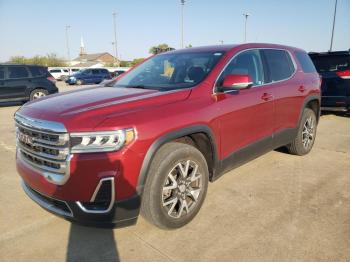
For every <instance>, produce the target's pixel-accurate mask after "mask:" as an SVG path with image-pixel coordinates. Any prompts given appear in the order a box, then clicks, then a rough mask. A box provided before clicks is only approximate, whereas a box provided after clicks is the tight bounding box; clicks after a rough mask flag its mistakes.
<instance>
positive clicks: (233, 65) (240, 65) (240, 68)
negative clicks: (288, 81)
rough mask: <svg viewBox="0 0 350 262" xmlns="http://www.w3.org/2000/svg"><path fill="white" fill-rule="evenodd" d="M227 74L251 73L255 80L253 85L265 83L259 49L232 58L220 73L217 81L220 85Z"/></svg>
mask: <svg viewBox="0 0 350 262" xmlns="http://www.w3.org/2000/svg"><path fill="white" fill-rule="evenodd" d="M227 75H249V76H250V77H251V79H252V80H253V86H257V85H262V84H263V83H264V71H263V66H262V61H261V57H260V53H259V51H258V50H248V51H245V52H243V53H241V54H239V55H237V56H236V57H235V58H234V59H232V60H231V62H230V63H229V64H228V66H227V67H226V68H225V70H224V71H223V72H222V74H221V75H220V77H219V80H218V82H217V85H218V86H221V85H222V82H223V81H224V78H225V76H227Z"/></svg>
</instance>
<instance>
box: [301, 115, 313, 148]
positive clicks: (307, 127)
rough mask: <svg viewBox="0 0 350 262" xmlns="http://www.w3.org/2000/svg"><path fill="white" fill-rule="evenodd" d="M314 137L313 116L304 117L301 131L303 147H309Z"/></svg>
mask: <svg viewBox="0 0 350 262" xmlns="http://www.w3.org/2000/svg"><path fill="white" fill-rule="evenodd" d="M314 137H315V120H314V118H313V117H311V116H310V117H309V118H307V119H306V121H305V124H304V126H303V131H302V143H303V146H304V148H305V149H309V147H310V146H312V142H313V140H314Z"/></svg>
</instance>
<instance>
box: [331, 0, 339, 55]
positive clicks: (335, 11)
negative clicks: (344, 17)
mask: <svg viewBox="0 0 350 262" xmlns="http://www.w3.org/2000/svg"><path fill="white" fill-rule="evenodd" d="M337 4H338V0H335V6H334V16H333V27H332V37H331V47H330V48H329V51H330V52H331V51H332V47H333V36H334V27H335V17H336V15H337Z"/></svg>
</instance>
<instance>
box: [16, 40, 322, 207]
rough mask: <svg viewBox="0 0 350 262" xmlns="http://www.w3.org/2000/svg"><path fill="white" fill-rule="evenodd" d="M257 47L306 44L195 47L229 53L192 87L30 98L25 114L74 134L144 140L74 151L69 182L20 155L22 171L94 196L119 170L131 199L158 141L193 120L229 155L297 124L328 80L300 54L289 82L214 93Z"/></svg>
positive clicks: (56, 193) (119, 187) (60, 189)
mask: <svg viewBox="0 0 350 262" xmlns="http://www.w3.org/2000/svg"><path fill="white" fill-rule="evenodd" d="M249 48H283V49H287V50H289V51H290V53H291V54H292V55H293V57H294V51H295V50H299V49H294V48H290V47H284V46H279V45H269V44H244V45H237V46H214V47H207V48H201V49H196V48H194V49H193V50H194V51H196V50H203V51H216V50H217V51H222V50H223V49H224V50H226V53H225V55H224V56H223V57H222V59H221V60H220V61H219V62H218V64H217V65H216V66H215V67H214V68H213V70H212V71H211V72H210V74H209V75H208V76H207V78H206V79H205V80H204V81H203V82H201V83H200V84H199V85H197V86H195V87H193V88H191V89H182V90H177V91H171V92H159V91H155V90H142V89H131V88H129V89H128V88H113V87H104V88H90V89H86V90H81V91H73V92H68V93H60V94H57V95H54V96H51V97H48V98H44V99H41V101H38V102H32V103H28V104H27V105H26V106H24V107H22V108H21V109H20V112H21V114H22V115H26V116H29V117H33V118H38V119H44V120H50V121H57V122H61V123H63V124H64V125H65V126H66V128H67V130H68V132H81V131H98V130H100V131H102V130H103V131H107V130H115V129H120V128H130V127H133V128H134V129H135V130H136V139H135V140H134V141H133V142H132V143H131V144H130V145H128V146H127V147H125V148H123V149H122V150H120V151H118V152H112V153H96V154H76V155H74V157H73V159H72V161H71V167H70V171H71V175H70V178H69V180H68V181H67V182H66V184H65V185H63V186H55V185H53V184H50V183H49V182H47V181H46V180H45V179H44V178H42V177H41V176H40V175H38V174H36V173H35V172H33V171H30V170H29V169H28V168H26V167H25V166H24V165H23V163H21V162H19V161H17V169H18V171H19V173H20V175H21V176H22V177H23V179H24V180H25V181H26V182H27V183H28V184H29V185H30V186H31V187H33V188H34V189H36V190H38V191H40V192H42V193H44V194H46V195H49V196H53V197H55V198H58V199H63V200H65V199H66V200H80V201H89V199H90V198H91V195H92V193H93V191H94V189H95V187H96V185H97V183H98V181H99V179H100V178H101V177H104V176H115V177H116V182H115V183H116V184H115V185H116V194H117V196H116V198H117V199H124V198H127V197H130V196H132V195H133V194H134V193H135V191H136V186H137V181H138V177H139V173H140V169H141V165H142V163H143V160H144V156H145V154H146V153H147V151H148V150H149V148H150V146H151V145H152V143H153V142H154V141H156V140H157V139H158V138H159V137H161V136H163V135H165V134H167V133H169V132H171V131H174V130H177V129H181V128H184V127H189V126H193V125H206V126H208V127H209V128H210V129H211V130H212V132H213V134H214V136H215V140H216V143H217V148H218V158H219V160H221V159H223V158H225V157H227V156H229V155H230V154H231V153H232V152H234V151H236V150H238V149H240V148H242V147H244V146H247V145H249V144H250V143H253V142H255V141H257V140H259V139H262V138H264V137H266V136H269V135H271V134H272V133H273V132H277V131H280V130H283V129H285V128H291V127H296V126H297V125H298V119H299V116H300V113H301V110H302V108H303V103H304V101H305V99H306V98H307V97H308V96H311V95H313V96H317V97H319V96H320V78H319V76H318V75H317V74H305V73H303V72H302V71H301V67H300V65H299V62H298V61H297V59H296V58H295V57H294V60H295V61H296V64H297V70H296V73H295V74H294V75H293V76H292V77H291V78H290V79H289V80H286V81H282V82H274V83H270V84H265V85H263V86H260V87H258V88H247V89H242V90H239V91H238V92H239V93H238V94H230V93H226V94H225V93H220V94H213V87H214V83H215V81H216V79H217V77H218V75H219V74H220V72H221V71H222V70H223V68H224V66H225V65H226V63H227V62H228V61H229V60H230V59H231V58H232V56H233V55H235V54H237V53H238V52H240V51H243V50H245V49H249ZM177 52H188V50H186V49H184V50H179V51H177ZM126 74H128V73H125V74H124V75H126ZM124 75H122V76H121V77H123V76H124ZM231 80H232V79H231ZM236 80H237V79H236ZM243 80H244V81H246V80H249V79H243ZM244 81H243V82H244ZM300 86H303V88H304V91H303V92H301V91H300V90H299V89H300ZM233 134H234V135H233Z"/></svg>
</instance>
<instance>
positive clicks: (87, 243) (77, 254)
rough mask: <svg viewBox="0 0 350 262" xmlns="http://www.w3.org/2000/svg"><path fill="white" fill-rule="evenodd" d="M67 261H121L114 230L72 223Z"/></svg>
mask: <svg viewBox="0 0 350 262" xmlns="http://www.w3.org/2000/svg"><path fill="white" fill-rule="evenodd" d="M66 261H120V258H119V253H118V249H117V243H116V241H115V238H114V233H113V229H105V228H94V227H86V226H80V225H77V224H74V223H71V226H70V231H69V239H68V246H67V255H66Z"/></svg>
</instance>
